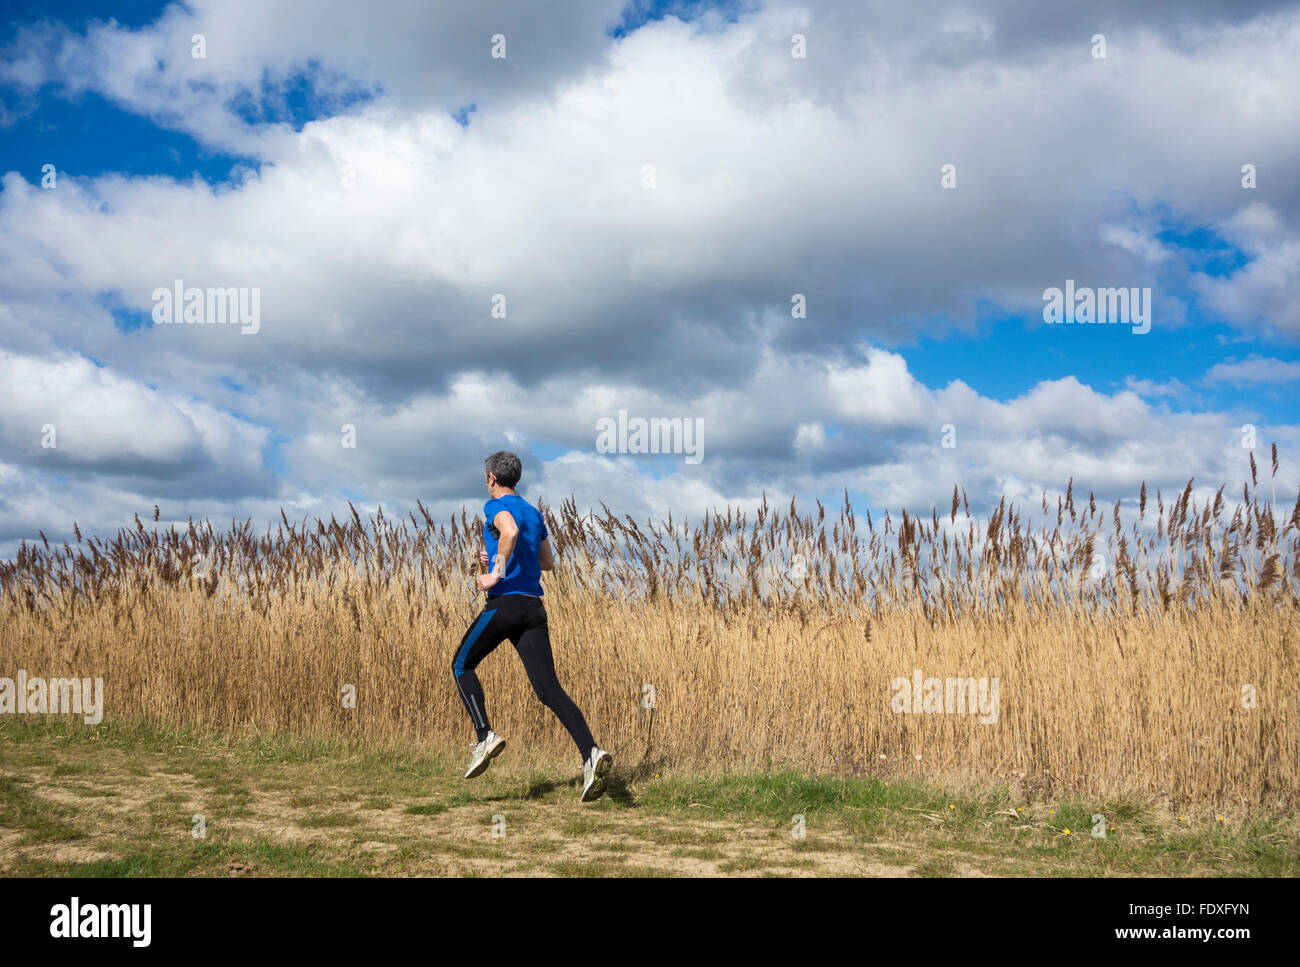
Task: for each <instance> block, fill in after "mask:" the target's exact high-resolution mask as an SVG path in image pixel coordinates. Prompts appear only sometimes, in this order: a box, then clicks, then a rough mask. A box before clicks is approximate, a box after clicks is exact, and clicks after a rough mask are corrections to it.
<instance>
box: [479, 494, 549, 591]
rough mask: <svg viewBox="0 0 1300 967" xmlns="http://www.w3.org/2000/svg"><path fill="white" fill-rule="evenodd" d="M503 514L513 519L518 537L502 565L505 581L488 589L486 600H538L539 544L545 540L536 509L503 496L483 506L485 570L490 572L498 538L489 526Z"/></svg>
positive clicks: (539, 576)
mask: <svg viewBox="0 0 1300 967" xmlns="http://www.w3.org/2000/svg"><path fill="white" fill-rule="evenodd" d="M503 510H504V511H506V512H507V513H508V514H509V515H510V516H511V517H513V518H514V519H515V524H517V525H518V527H519V536H518V537H517V538H515V549H514V550H513V551H512V552H511V553H510V560H508V561H506V570H505V577H503V578H502V579H501V580H500V581H498V582H497V583H496V584H494V585H492V587H490V588H489V589H488V593H487V596H488V597H489V598H495V597H499V596H500V595H503V594H531V595H534V596H536V597H539V598H540V597H541V596H542V565H541V560H540V558H539V555H540V554H541V548H542V541H544V540H546V537H547V534H546V524H545V523H544V522H543V521H542V515H541V514H539V513H538V512H537V508H536V507H534V506H533V505H532V504H530V503H529V502H528V501H526V500H524V498H522V497H520V496H519V495H518V494H504V495H503V496H501V497H493V498H492V499H491V500H489V501H488V502H487V503H486V504H484V505H483V543H484V544H485V545H487V553H488V566H489V568H491V567H492V566H493V565H494V563H495V561H496V556H497V541H498V540H499V539H500V537H501V535H500V534H499V533H498V532H497V528H496V525H495V524H493V523H492V521H494V520H495V519H496V516H497V514H499V513H501V511H503Z"/></svg>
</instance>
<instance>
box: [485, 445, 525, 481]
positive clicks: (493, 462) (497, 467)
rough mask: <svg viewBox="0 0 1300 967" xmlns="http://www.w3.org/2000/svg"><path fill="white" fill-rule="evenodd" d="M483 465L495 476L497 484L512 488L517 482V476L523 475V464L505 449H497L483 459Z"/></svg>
mask: <svg viewBox="0 0 1300 967" xmlns="http://www.w3.org/2000/svg"><path fill="white" fill-rule="evenodd" d="M483 466H484V468H485V469H486V470H487V472H488V473H490V474H492V475H494V476H495V477H496V478H497V483H498V484H500V485H501V486H502V487H510V488H511V489H514V487H515V485H516V484H518V483H519V478H520V477H522V476H523V475H524V465H523V464H522V463H520V462H519V458H518V457H517V456H515V455H514V454H513V453H509V452H508V451H506V450H498V451H497V452H496V453H494V454H492V456H490V457H488V458H487V459H486V460H484V461H483Z"/></svg>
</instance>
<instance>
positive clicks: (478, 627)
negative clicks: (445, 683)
mask: <svg viewBox="0 0 1300 967" xmlns="http://www.w3.org/2000/svg"><path fill="white" fill-rule="evenodd" d="M496 613H497V609H496V608H493V609H492V610H491V611H484V612H483V614H482V615H480V616H479V619H478V621H477V622H476V623H475V624H474V630H473V631H471V632H470V633H469V637H468V638H466V639H465V644H463V645H461V646H460V651H459V652H458V653H457V654H456V666H455V670H456V677H457V678H459V677H460V676H461V675H463V674H465V659H466V658H468V657H469V650H470V648H472V647H473V646H474V642H476V641H478V636H479V635H481V634H483V629H484V628H486V627H487V626H488V622H489V621H491V620H492V616H493V615H494V614H496Z"/></svg>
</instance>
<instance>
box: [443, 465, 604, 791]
mask: <svg viewBox="0 0 1300 967" xmlns="http://www.w3.org/2000/svg"><path fill="white" fill-rule="evenodd" d="M522 472H523V467H522V465H521V464H520V462H519V458H518V457H517V456H515V455H514V454H513V453H507V452H506V451H504V450H499V451H497V452H496V453H494V454H492V456H490V457H488V458H487V460H486V461H485V462H484V471H483V482H484V483H485V484H487V489H488V493H489V494H491V495H492V499H491V500H489V501H488V502H487V503H485V504H484V505H483V543H484V544H485V545H486V548H487V549H486V550H484V551H480V552H479V563H480V564H482V565H483V566H484V567H485V568H486V567H488V565H489V564H491V568H492V569H491V570H490V571H489V572H488V573H486V574H480V575H479V576H478V586H479V590H481V591H485V592H487V603H486V604H485V605H484V607H483V611H482V613H481V614H479V616H478V617H477V618H475V619H474V621H473V623H472V624H471V625H470V626H469V630H467V631H466V632H465V637H463V638H462V639H461V641H460V646H459V647H458V648H457V649H456V655H455V658H453V659H452V672H453V674H454V675H455V676H456V687H457V688H458V689H459V690H460V697H461V701H463V702H464V703H465V710H466V711H467V712H469V717H470V721H471V722H473V723H474V729H475V731H476V732H477V734H478V745H476V746H474V755H473V758H471V759H470V763H469V768H468V769H467V770H465V778H466V779H473V778H474V777H475V776H479V775H482V774H483V773H484V772H485V771H486V770H487V767H488V764H489V763H490V762H491V761H492V759H493V758H494V757H495V756H497V755H499V754H500V753H501V750H502V749H504V748H505V747H506V740H505V739H503V738H501V736H499V735H497V734H496V733H495V732H493V731H492V727H491V726H490V725H489V724H488V717H487V708H486V706H485V705H484V703H483V686H482V685H481V684H480V683H479V680H478V675H476V674H475V673H474V669H476V668H477V667H478V663H479V662H481V661H482V660H483V659H484V658H486V657H487V656H488V655H489V654H491V652H492V650H493V649H494V648H496V646H497V645H499V644H501V642H503V641H505V640H506V639H507V638H509V639H510V643H511V644H512V645H514V646H515V651H517V652H518V653H519V657H520V659H522V661H523V663H524V671H526V672H527V673H528V680H529V681H530V682H531V683H532V686H533V691H534V692H536V693H537V697H538V698H539V699H541V701H542V704H543V705H545V706H546V707H547V708H549V709H550V710H551V711H552V712H554V713H555V717H556V718H558V719H559V720H560V723H561V724H562V725H563V726H564V727H565V728H566V729H568V731H569V735H571V736H572V737H573V741H574V743H575V744H576V745H577V746H578V752H579V754H581V755H582V780H583V782H582V796H581V797H580V798H581V800H582V802H591V801H592V800H593V799H599V798H600V797H601V796H603V795H604V794H605V780H606V777H607V776H608V775H609V770H610V768H611V767H612V766H613V764H614V758H613V756H611V755H610V754H609V753H608V752H606V751H605V750H604V749H602V748H600V747H599V746H598V745H596V740H595V739H594V738H592V735H591V730H590V729H589V728H587V720H586V719H585V718H583V716H582V712H581V711H580V710H579V709H578V706H577V705H575V704H574V703H573V699H571V698H569V696H568V694H567V693H566V692H565V691H564V689H563V688H562V687H561V686H560V681H559V679H558V678H556V677H555V660H554V658H553V657H552V656H551V638H550V633H549V632H548V631H547V627H546V608H545V607H544V606H543V605H542V571H553V570H555V558H554V557H552V556H551V542H550V538H549V537H548V536H547V533H546V524H545V523H544V522H543V521H542V515H541V514H539V513H538V512H537V510H536V508H534V507H533V505H532V504H530V503H528V501H526V500H524V498H522V497H520V496H519V495H518V494H517V493H515V487H516V486H517V485H518V483H519V477H520V476H521V474H522Z"/></svg>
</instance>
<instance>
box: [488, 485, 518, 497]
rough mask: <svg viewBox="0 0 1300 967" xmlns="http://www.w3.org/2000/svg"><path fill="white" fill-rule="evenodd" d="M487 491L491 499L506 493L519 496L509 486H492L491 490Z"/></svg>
mask: <svg viewBox="0 0 1300 967" xmlns="http://www.w3.org/2000/svg"><path fill="white" fill-rule="evenodd" d="M488 493H490V494H491V495H492V499H493V500H496V499H497V498H498V497H504V496H506V495H507V494H514V495H515V496H516V497H518V496H519V495H518V494H516V493H515V492H514V490H512V489H511V488H509V487H493V488H492V489H491V490H489V491H488Z"/></svg>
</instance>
